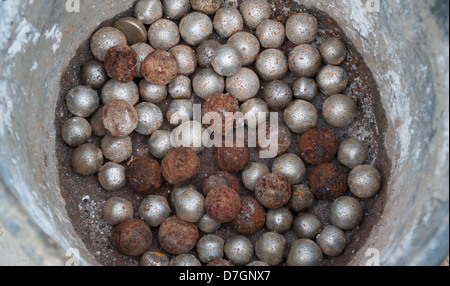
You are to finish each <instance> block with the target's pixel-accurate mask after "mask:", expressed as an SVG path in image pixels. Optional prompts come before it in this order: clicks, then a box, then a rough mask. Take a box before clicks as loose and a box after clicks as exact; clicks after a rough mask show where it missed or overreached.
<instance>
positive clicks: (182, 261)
mask: <svg viewBox="0 0 450 286" xmlns="http://www.w3.org/2000/svg"><path fill="white" fill-rule="evenodd" d="M170 266H175V267H195V266H202V263H201V262H200V261H199V260H198V259H197V257H195V256H194V255H192V254H181V255H178V256H175V257H174V258H173V259H172V260H171V261H170Z"/></svg>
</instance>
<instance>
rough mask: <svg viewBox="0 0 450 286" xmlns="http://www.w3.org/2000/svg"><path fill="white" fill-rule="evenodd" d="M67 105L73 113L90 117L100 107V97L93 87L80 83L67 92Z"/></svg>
mask: <svg viewBox="0 0 450 286" xmlns="http://www.w3.org/2000/svg"><path fill="white" fill-rule="evenodd" d="M66 105H67V108H68V109H69V111H70V113H72V114H73V115H75V116H78V117H89V116H91V115H92V114H93V113H94V112H95V111H96V110H97V109H98V106H99V105H100V98H99V96H98V94H97V92H96V91H95V90H93V89H92V88H90V87H87V86H82V85H79V86H76V87H74V88H73V89H71V90H70V91H69V93H68V94H67V97H66Z"/></svg>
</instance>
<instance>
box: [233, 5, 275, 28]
mask: <svg viewBox="0 0 450 286" xmlns="http://www.w3.org/2000/svg"><path fill="white" fill-rule="evenodd" d="M240 11H241V14H242V16H243V17H244V21H245V24H246V25H247V26H248V27H249V28H251V29H256V28H257V27H258V26H259V24H261V23H262V22H263V21H264V20H266V19H269V18H270V15H271V14H272V13H271V12H272V11H271V9H270V5H269V3H267V1H266V0H246V1H244V2H243V3H242V4H241V6H240Z"/></svg>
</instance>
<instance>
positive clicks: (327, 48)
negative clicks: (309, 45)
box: [319, 37, 347, 66]
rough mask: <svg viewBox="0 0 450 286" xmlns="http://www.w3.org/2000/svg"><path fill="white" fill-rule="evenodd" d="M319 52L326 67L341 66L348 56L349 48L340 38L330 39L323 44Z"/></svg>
mask: <svg viewBox="0 0 450 286" xmlns="http://www.w3.org/2000/svg"><path fill="white" fill-rule="evenodd" d="M319 51H320V53H321V54H322V58H323V62H324V63H325V64H326V65H335V66H337V65H340V64H341V63H342V62H343V61H344V60H345V57H346V56H347V47H346V46H345V44H344V43H343V42H342V41H341V40H339V39H338V38H334V37H333V38H329V39H327V40H326V41H325V42H323V43H322V44H321V45H320V47H319Z"/></svg>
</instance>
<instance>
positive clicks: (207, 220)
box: [197, 213, 222, 233]
mask: <svg viewBox="0 0 450 286" xmlns="http://www.w3.org/2000/svg"><path fill="white" fill-rule="evenodd" d="M221 226H222V223H221V222H218V221H216V220H214V219H213V218H212V217H211V216H210V215H209V214H207V213H205V214H204V215H203V217H202V218H201V219H200V220H199V221H198V222H197V227H198V229H199V230H201V231H203V232H204V233H214V232H216V231H218V230H219V229H220V227H221Z"/></svg>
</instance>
